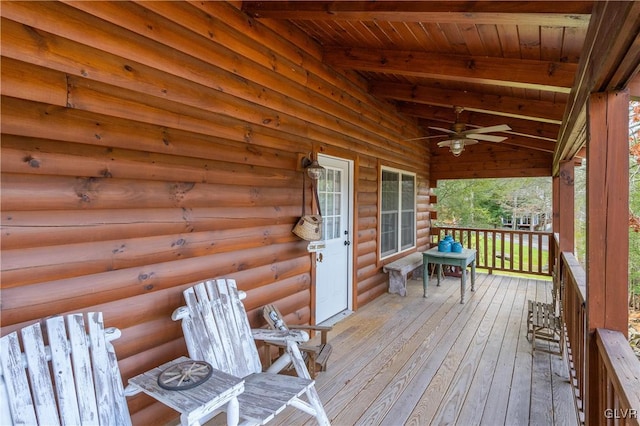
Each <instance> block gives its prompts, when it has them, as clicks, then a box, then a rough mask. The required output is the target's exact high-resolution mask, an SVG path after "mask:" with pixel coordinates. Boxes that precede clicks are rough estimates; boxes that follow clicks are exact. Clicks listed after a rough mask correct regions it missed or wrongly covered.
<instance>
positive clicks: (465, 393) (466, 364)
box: [272, 274, 578, 426]
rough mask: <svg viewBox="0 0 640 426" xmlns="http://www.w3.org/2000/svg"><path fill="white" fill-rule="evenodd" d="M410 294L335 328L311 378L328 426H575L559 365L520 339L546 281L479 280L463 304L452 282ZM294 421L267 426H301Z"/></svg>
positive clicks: (287, 417)
mask: <svg viewBox="0 0 640 426" xmlns="http://www.w3.org/2000/svg"><path fill="white" fill-rule="evenodd" d="M433 281H434V280H432V282H433ZM408 287H409V291H408V295H407V296H406V297H400V296H398V295H392V294H386V295H384V296H382V297H380V298H378V299H377V300H375V301H374V302H372V303H369V304H368V305H366V306H364V307H363V308H361V309H360V310H359V311H358V312H356V313H354V314H353V315H351V316H348V317H347V318H345V319H344V320H342V321H340V322H339V323H337V324H336V325H335V326H334V330H333V331H332V333H331V334H330V340H331V342H332V344H333V347H334V350H333V353H332V355H331V358H330V360H329V367H328V371H327V372H324V373H321V374H320V375H319V376H318V377H317V379H316V386H317V388H318V392H319V394H320V397H321V399H322V401H323V403H324V406H325V409H326V411H327V414H328V416H329V419H330V420H331V422H332V424H334V425H393V426H396V425H405V424H406V425H432V424H433V425H441V424H455V425H465V426H466V425H477V424H481V425H528V424H530V425H577V424H578V421H577V418H576V415H575V410H574V405H573V399H572V391H571V387H570V384H569V382H568V373H567V367H566V362H565V361H564V360H563V359H562V358H561V357H560V356H558V355H550V354H547V353H544V352H540V351H536V352H535V354H534V355H532V350H531V345H530V343H529V341H528V340H527V338H526V311H527V309H526V306H527V299H537V300H546V299H550V287H551V282H546V281H540V280H533V279H523V278H512V277H506V276H499V275H485V274H478V277H477V281H476V291H475V293H470V292H469V290H467V292H468V295H467V300H466V302H465V304H464V305H461V304H460V303H459V302H460V281H459V279H456V278H446V280H445V281H444V282H443V284H442V286H441V287H436V286H435V285H431V286H430V287H429V289H430V294H429V297H428V298H426V299H424V298H423V297H422V284H421V281H413V280H412V281H410V282H409V286H408ZM541 346H542V344H541ZM298 413H299V412H297V411H296V410H293V409H287V411H285V412H283V413H281V414H280V415H279V416H278V417H276V419H275V420H274V421H273V422H272V424H281V425H299V424H305V422H306V420H307V419H309V417H308V416H305V415H300V414H298ZM307 423H309V424H313V423H314V422H313V421H311V422H307Z"/></svg>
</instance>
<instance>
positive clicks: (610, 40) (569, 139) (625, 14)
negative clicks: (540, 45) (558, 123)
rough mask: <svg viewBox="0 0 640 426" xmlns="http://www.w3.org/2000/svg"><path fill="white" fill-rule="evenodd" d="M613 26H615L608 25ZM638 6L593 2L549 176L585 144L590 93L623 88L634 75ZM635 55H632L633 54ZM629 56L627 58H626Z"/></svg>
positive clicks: (639, 16)
mask: <svg viewBox="0 0 640 426" xmlns="http://www.w3.org/2000/svg"><path fill="white" fill-rule="evenodd" d="M612 22H615V25H611V23H612ZM639 33H640V2H637V1H636V2H619V1H606V2H604V1H603V2H595V3H594V7H593V12H592V15H591V22H590V23H589V28H588V29H587V35H586V38H585V42H584V47H583V52H584V53H583V54H582V55H581V56H580V63H579V66H578V72H577V74H576V77H575V84H574V87H573V89H572V90H571V94H570V95H569V101H568V102H567V108H566V110H565V113H564V118H563V120H562V123H563V124H562V127H561V129H560V135H559V137H558V145H557V147H556V152H555V153H554V156H553V174H554V175H555V174H557V173H558V171H559V170H560V163H561V162H563V161H568V160H571V159H572V158H573V157H574V156H575V155H576V153H578V152H579V151H580V150H581V149H582V147H583V146H584V145H585V144H586V140H587V132H586V122H587V114H586V106H587V101H588V99H589V96H590V95H591V93H592V92H598V91H602V90H616V88H624V87H625V86H626V85H628V84H629V82H630V80H631V79H632V78H633V77H634V75H633V72H634V71H633V69H635V72H636V73H637V66H638V60H637V58H636V62H635V63H633V56H634V55H637V54H638V50H637V49H634V47H637V43H638V41H637V40H638V35H639ZM634 52H635V53H634ZM629 55H631V56H629ZM625 70H626V71H625Z"/></svg>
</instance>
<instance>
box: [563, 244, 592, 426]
mask: <svg viewBox="0 0 640 426" xmlns="http://www.w3.org/2000/svg"><path fill="white" fill-rule="evenodd" d="M558 267H559V271H558V275H557V276H558V277H559V278H560V286H559V287H560V301H561V313H562V319H563V321H564V323H565V332H566V339H565V342H566V345H567V350H566V354H567V362H568V365H569V376H570V380H571V384H572V385H573V389H574V396H575V402H576V410H577V411H578V413H579V414H580V418H581V420H582V421H584V397H585V385H586V380H585V372H586V357H587V352H586V344H587V304H586V300H587V296H586V290H587V287H586V284H587V279H586V275H585V272H584V269H583V268H582V266H581V265H580V263H579V262H578V260H577V259H576V258H575V256H574V255H573V254H572V253H569V252H563V253H562V254H561V256H560V257H559V262H558Z"/></svg>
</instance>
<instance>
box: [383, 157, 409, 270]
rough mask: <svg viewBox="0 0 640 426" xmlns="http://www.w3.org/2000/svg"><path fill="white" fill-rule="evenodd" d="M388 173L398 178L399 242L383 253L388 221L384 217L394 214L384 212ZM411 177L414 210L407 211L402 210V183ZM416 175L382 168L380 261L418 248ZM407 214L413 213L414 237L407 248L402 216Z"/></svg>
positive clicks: (391, 168)
mask: <svg viewBox="0 0 640 426" xmlns="http://www.w3.org/2000/svg"><path fill="white" fill-rule="evenodd" d="M385 172H388V173H395V174H397V176H398V190H397V193H398V200H397V209H396V210H395V216H396V220H395V221H396V223H395V226H396V228H395V234H396V236H397V240H396V242H395V247H394V248H393V249H391V250H386V251H385V252H383V247H384V244H383V238H384V233H385V230H384V229H383V228H384V227H385V223H386V221H385V220H383V215H385V214H386V213H392V211H389V212H386V211H383V207H384V206H383V191H384V182H383V176H384V173H385ZM405 176H407V177H411V178H412V179H413V206H412V210H407V209H402V207H403V206H402V195H403V194H402V182H403V177H405ZM416 181H417V179H416V174H415V173H412V172H408V171H406V170H401V169H396V168H393V167H388V166H381V167H380V188H379V200H380V201H379V206H378V207H379V214H378V220H379V224H380V225H379V231H380V248H379V250H378V254H379V255H380V259H386V258H388V257H391V256H395V255H397V254H399V253H402V252H405V251H409V250H412V249H414V248H415V247H416V241H417V229H416V228H417V187H416V186H417V184H416ZM405 212H413V224H412V226H413V235H412V239H413V241H412V242H411V244H410V245H406V246H405V247H402V226H403V223H402V216H403V213H405Z"/></svg>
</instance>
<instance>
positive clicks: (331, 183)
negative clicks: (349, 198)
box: [318, 167, 344, 240]
mask: <svg viewBox="0 0 640 426" xmlns="http://www.w3.org/2000/svg"><path fill="white" fill-rule="evenodd" d="M341 182H342V171H341V170H339V169H332V168H330V167H325V172H324V176H323V177H321V178H320V182H319V184H318V196H319V198H320V205H321V206H322V219H323V225H322V226H323V229H322V232H323V234H322V235H323V238H324V239H325V240H331V239H335V238H342V236H341V232H340V230H341V229H342V223H341V222H340V214H341V213H342V211H341V205H342V202H343V201H344V200H343V197H344V194H343V193H342V185H341Z"/></svg>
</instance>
